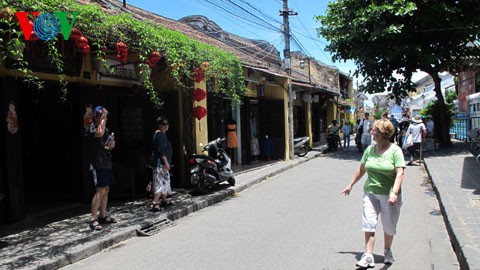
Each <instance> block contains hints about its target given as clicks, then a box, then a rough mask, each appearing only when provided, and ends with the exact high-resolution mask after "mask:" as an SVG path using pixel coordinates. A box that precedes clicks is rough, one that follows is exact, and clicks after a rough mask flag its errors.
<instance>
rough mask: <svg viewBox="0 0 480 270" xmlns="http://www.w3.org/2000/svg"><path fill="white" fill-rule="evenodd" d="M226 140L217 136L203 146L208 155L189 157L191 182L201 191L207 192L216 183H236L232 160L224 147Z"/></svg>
mask: <svg viewBox="0 0 480 270" xmlns="http://www.w3.org/2000/svg"><path fill="white" fill-rule="evenodd" d="M224 141H225V138H217V139H215V140H213V141H211V142H209V143H208V144H207V145H205V146H204V147H203V152H208V155H205V154H201V155H197V154H193V155H191V156H190V157H189V159H188V163H189V164H190V174H191V177H190V182H191V184H192V185H194V186H196V187H197V189H198V191H200V192H201V193H207V192H208V191H210V190H211V189H212V188H213V187H214V186H215V185H217V184H219V183H222V182H225V181H226V182H228V184H229V185H230V186H234V185H235V177H234V174H233V171H232V161H231V159H230V157H229V156H228V154H227V152H226V151H225V150H224V149H223V148H222V143H223V142H224Z"/></svg>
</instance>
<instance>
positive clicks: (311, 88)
mask: <svg viewBox="0 0 480 270" xmlns="http://www.w3.org/2000/svg"><path fill="white" fill-rule="evenodd" d="M292 86H298V87H302V88H303V89H295V91H297V92H302V91H308V92H309V93H310V94H320V93H322V94H328V95H332V96H339V95H340V94H339V93H337V92H335V91H333V90H329V89H327V88H325V87H319V86H317V85H314V84H310V83H303V82H297V81H292Z"/></svg>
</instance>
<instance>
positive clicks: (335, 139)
mask: <svg viewBox="0 0 480 270" xmlns="http://www.w3.org/2000/svg"><path fill="white" fill-rule="evenodd" d="M339 144H340V136H338V134H336V133H328V135H327V146H328V149H327V150H328V151H334V150H337V148H338V145H339Z"/></svg>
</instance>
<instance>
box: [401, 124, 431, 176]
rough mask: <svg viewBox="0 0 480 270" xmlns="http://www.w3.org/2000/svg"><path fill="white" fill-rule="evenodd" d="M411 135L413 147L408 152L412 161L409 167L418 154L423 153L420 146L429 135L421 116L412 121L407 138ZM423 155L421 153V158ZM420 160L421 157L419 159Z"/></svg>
mask: <svg viewBox="0 0 480 270" xmlns="http://www.w3.org/2000/svg"><path fill="white" fill-rule="evenodd" d="M409 134H412V138H413V145H412V146H410V147H409V148H408V149H407V150H408V153H409V155H410V159H409V161H408V163H407V165H409V166H410V165H412V164H413V161H414V160H415V156H416V152H417V151H418V152H420V151H422V149H421V147H420V145H421V144H423V143H424V142H425V137H426V135H427V128H426V127H425V125H424V124H423V121H422V119H421V118H420V116H418V115H417V116H415V117H414V118H413V119H412V124H410V126H409V127H408V129H407V132H406V133H405V136H408V135H409ZM421 154H422V153H419V156H421ZM419 158H420V157H419Z"/></svg>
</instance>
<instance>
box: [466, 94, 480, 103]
mask: <svg viewBox="0 0 480 270" xmlns="http://www.w3.org/2000/svg"><path fill="white" fill-rule="evenodd" d="M467 100H468V101H472V100H480V93H475V94H471V95H468V96H467Z"/></svg>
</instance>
